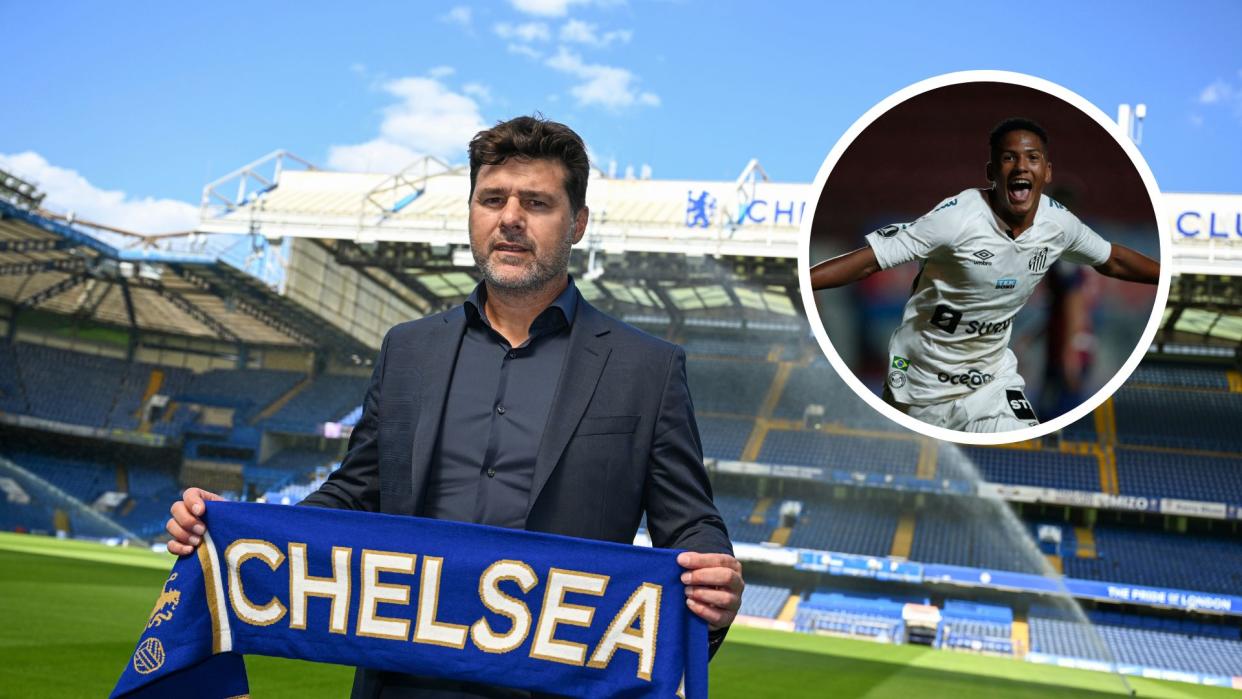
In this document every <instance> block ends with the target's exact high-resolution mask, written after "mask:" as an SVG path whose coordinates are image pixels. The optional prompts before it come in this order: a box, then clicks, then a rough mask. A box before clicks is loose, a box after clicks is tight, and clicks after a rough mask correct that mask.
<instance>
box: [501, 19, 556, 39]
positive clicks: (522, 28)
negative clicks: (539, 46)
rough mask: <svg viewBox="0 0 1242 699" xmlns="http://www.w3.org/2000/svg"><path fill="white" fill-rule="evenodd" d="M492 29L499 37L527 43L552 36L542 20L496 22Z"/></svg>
mask: <svg viewBox="0 0 1242 699" xmlns="http://www.w3.org/2000/svg"><path fill="white" fill-rule="evenodd" d="M492 29H493V30H494V31H495V32H496V36H499V37H500V38H501V39H511V40H517V41H521V42H523V43H527V44H530V43H534V42H536V41H547V40H549V39H551V38H552V30H551V29H549V28H548V25H546V24H544V23H543V22H523V23H522V24H512V23H510V22H497V23H496V25H495V26H494V27H492Z"/></svg>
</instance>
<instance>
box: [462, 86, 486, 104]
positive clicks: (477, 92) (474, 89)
mask: <svg viewBox="0 0 1242 699" xmlns="http://www.w3.org/2000/svg"><path fill="white" fill-rule="evenodd" d="M461 91H462V93H463V94H467V95H470V96H471V97H473V98H475V99H477V100H478V101H480V102H483V103H487V102H491V101H492V89H491V88H490V87H488V86H487V85H484V84H482V83H466V84H465V85H462V86H461Z"/></svg>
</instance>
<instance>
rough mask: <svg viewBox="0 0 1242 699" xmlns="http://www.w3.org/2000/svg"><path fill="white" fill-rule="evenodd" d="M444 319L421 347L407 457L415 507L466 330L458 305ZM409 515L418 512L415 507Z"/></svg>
mask: <svg viewBox="0 0 1242 699" xmlns="http://www.w3.org/2000/svg"><path fill="white" fill-rule="evenodd" d="M443 318H444V323H443V324H441V325H438V326H437V327H436V328H435V330H434V334H433V336H432V337H431V338H430V339H429V341H428V342H427V346H426V349H425V350H424V351H425V352H426V355H425V357H424V358H423V361H424V362H425V363H424V365H423V368H424V372H423V377H422V378H423V386H422V397H421V400H420V401H419V410H418V424H417V425H416V426H415V427H414V445H413V446H414V448H413V450H412V456H411V460H410V477H411V479H412V485H413V488H412V491H413V492H412V495H413V497H414V507H415V508H421V507H422V502H423V489H424V488H426V486H427V473H428V472H429V469H430V468H431V457H432V454H433V453H434V452H435V447H436V440H437V439H438V437H439V434H440V420H441V418H442V416H443V415H444V400H445V398H446V397H447V396H448V388H449V382H450V381H451V380H452V378H453V367H454V365H456V363H457V350H458V347H459V346H460V345H461V338H462V335H463V334H464V333H465V330H466V314H465V312H464V311H463V309H462V308H461V307H460V306H458V307H457V308H454V309H453V310H451V311H448V312H447V313H445V314H444V316H443ZM411 514H419V513H418V512H417V509H416V511H415V512H413V513H411Z"/></svg>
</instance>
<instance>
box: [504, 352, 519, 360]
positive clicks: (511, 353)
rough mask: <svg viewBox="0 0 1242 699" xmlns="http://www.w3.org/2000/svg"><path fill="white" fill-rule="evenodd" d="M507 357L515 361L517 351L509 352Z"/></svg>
mask: <svg viewBox="0 0 1242 699" xmlns="http://www.w3.org/2000/svg"><path fill="white" fill-rule="evenodd" d="M505 356H506V357H508V358H509V359H513V358H514V357H516V356H517V350H509V352H508V354H506V355H505Z"/></svg>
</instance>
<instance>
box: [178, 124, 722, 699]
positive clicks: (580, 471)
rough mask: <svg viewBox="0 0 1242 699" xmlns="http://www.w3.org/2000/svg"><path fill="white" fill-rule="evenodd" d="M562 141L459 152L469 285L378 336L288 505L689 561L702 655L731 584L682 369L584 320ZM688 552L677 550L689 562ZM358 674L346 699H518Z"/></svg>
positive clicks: (194, 510) (569, 141)
mask: <svg viewBox="0 0 1242 699" xmlns="http://www.w3.org/2000/svg"><path fill="white" fill-rule="evenodd" d="M588 168H589V163H588V161H587V155H586V149H585V147H584V146H583V143H582V140H581V139H580V138H579V137H578V135H577V134H576V133H574V132H573V131H572V130H571V129H569V128H568V127H566V126H564V125H562V124H557V123H555V122H549V121H544V120H541V119H537V118H531V117H518V118H517V119H513V120H511V121H508V122H504V123H501V124H498V125H497V126H495V127H494V128H492V129H488V130H486V131H483V132H481V133H479V134H478V135H477V136H475V138H474V139H473V140H472V141H471V143H470V184H471V193H470V219H469V228H470V246H471V250H472V252H473V253H474V257H475V262H476V263H477V264H478V266H479V269H480V271H481V272H482V275H483V282H482V283H480V284H479V286H478V287H477V288H476V289H475V290H474V293H472V294H471V295H470V298H469V299H467V300H466V302H465V303H464V304H463V305H462V306H460V307H456V308H453V309H452V310H449V311H446V312H444V313H438V314H435V315H432V316H428V317H426V318H422V319H419V320H415V321H410V322H407V323H402V324H400V325H398V326H396V327H394V328H392V329H391V330H390V331H389V332H388V334H387V336H386V337H385V338H384V343H383V346H382V347H381V349H380V354H379V358H378V359H377V360H376V362H375V370H374V372H373V374H372V378H371V385H370V387H369V388H368V390H367V393H366V397H365V399H364V403H363V416H362V419H361V421H360V422H359V423H358V425H357V427H355V429H354V432H353V435H352V436H351V437H350V447H349V452H348V454H347V455H346V457H345V460H344V462H343V463H342V465H341V468H340V469H338V470H337V471H336V472H334V473H333V474H332V476H331V477H330V478H329V479H328V481H327V482H326V483H325V484H324V485H323V486H322V487H321V488H320V489H319V490H318V491H317V492H315V493H312V494H311V495H310V496H309V497H308V498H306V500H305V501H303V503H302V504H304V505H313V506H320V507H334V508H345V509H356V510H366V511H370V512H386V513H392V514H405V515H410V514H413V515H421V516H425V517H433V518H437V519H449V520H456V521H463V522H476V523H481V524H490V525H495V526H502V527H512V528H524V529H528V530H531V531H542V532H551V533H556V534H565V535H569V536H576V537H582V538H589V539H600V540H605V541H616V542H623V543H626V542H630V541H632V540H633V537H634V533H635V531H636V530H637V528H638V524H639V520H640V519H641V517H642V514H643V513H644V512H646V514H647V528H648V531H649V532H650V533H651V539H652V542H653V543H654V544H655V545H656V546H660V547H666V548H684V549H689V551H687V552H686V553H683V554H681V556H679V558H678V563H679V564H680V565H682V566H683V567H684V568H686V574H685V575H684V576H683V581H684V582H685V583H686V584H687V599H686V604H687V605H688V606H689V608H690V609H691V610H692V611H693V612H694V613H696V614H698V615H699V616H701V617H702V618H704V619H705V620H706V621H707V622H708V624H709V627H710V628H711V630H712V631H711V635H710V638H711V643H712V645H713V649H714V648H715V647H716V646H717V645H718V644H719V642H720V641H721V640H722V639H723V637H724V632H725V630H726V629H727V627H728V625H729V624H730V623H732V621H733V617H734V616H735V614H736V613H737V609H738V606H739V605H740V602H741V592H742V587H743V583H742V577H741V566H740V564H739V563H738V562H737V560H736V559H734V558H733V556H732V548H731V546H730V544H729V539H728V533H727V532H726V530H725V526H724V522H723V521H722V520H721V518H720V515H719V513H718V512H717V510H716V508H715V506H714V505H713V504H712V500H711V486H710V484H709V483H708V480H707V474H706V471H705V470H704V468H703V460H702V448H701V446H700V442H699V435H698V429H697V427H696V426H695V422H694V409H693V406H692V405H691V402H690V395H689V391H688V390H687V386H686V372H685V353H684V352H683V351H682V350H681V348H679V347H677V346H675V345H672V344H669V343H667V342H664V341H662V340H659V339H656V338H654V337H651V336H649V335H646V334H644V333H642V332H641V331H639V330H637V329H635V328H633V327H631V326H629V325H626V324H625V323H622V322H620V321H618V320H615V319H613V318H610V317H608V316H606V315H604V314H603V313H600V312H599V311H597V310H596V309H595V308H594V307H592V306H591V305H590V304H589V303H587V302H586V300H585V299H583V298H582V297H581V295H580V294H579V293H578V290H577V288H576V287H575V285H574V283H573V280H572V279H570V277H569V275H568V267H569V257H570V249H571V248H572V246H573V244H574V243H576V242H578V241H579V240H581V239H582V235H583V233H584V232H585V231H586V225H587V220H588V215H589V212H588V209H587V207H586V185H587V178H588V174H589V170H588ZM214 497H215V496H214V495H213V494H211V493H207V492H205V491H201V490H199V489H196V488H191V489H189V490H187V491H186V492H185V494H184V495H183V499H182V500H181V501H178V502H177V503H174V505H173V507H172V515H173V517H172V519H170V520H169V522H168V532H169V534H171V535H172V537H173V539H172V540H171V541H169V543H168V549H169V551H171V552H173V553H175V554H179V555H181V554H186V553H189V552H190V551H192V550H193V547H194V546H196V545H197V544H198V542H199V540H200V537H201V535H202V533H203V531H205V530H204V529H203V523H202V522H201V520H199V519H198V515H200V514H201V513H202V511H203V503H202V501H203V500H204V499H213V498H214ZM690 551H693V553H692V552H690ZM523 695H524V693H515V692H512V691H511V690H503V689H500V688H495V687H483V686H478V685H470V684H463V683H459V682H440V681H435V680H428V679H426V678H414V677H407V676H401V675H394V674H392V673H379V672H375V671H371V670H365V669H360V670H359V672H358V675H357V677H356V678H355V684H354V696H366V697H390V696H391V697H401V696H523Z"/></svg>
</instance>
